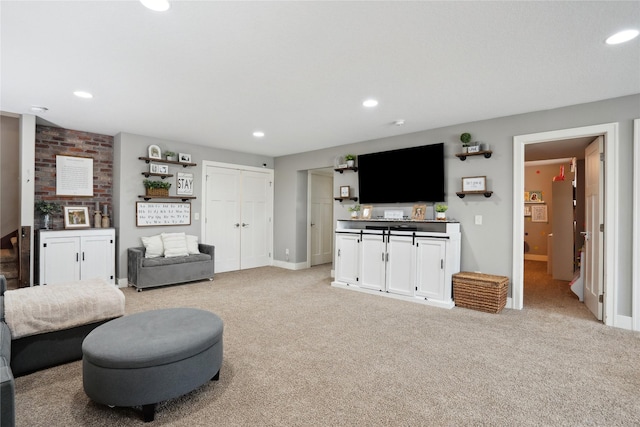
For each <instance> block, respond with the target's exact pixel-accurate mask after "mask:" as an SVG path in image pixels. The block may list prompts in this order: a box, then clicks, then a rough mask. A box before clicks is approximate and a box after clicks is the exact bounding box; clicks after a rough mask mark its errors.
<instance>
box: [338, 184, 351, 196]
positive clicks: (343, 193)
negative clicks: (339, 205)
mask: <svg viewBox="0 0 640 427" xmlns="http://www.w3.org/2000/svg"><path fill="white" fill-rule="evenodd" d="M349 193H350V188H349V186H348V185H342V186H340V197H349Z"/></svg>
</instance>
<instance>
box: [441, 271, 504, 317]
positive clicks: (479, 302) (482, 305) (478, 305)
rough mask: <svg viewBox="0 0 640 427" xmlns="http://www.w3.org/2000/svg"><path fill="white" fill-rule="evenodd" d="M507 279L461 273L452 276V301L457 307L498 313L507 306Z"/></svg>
mask: <svg viewBox="0 0 640 427" xmlns="http://www.w3.org/2000/svg"><path fill="white" fill-rule="evenodd" d="M508 287H509V278H508V277H505V276H494V275H491V274H484V273H472V272H468V271H463V272H460V273H456V274H454V275H453V299H454V301H455V303H456V305H457V306H459V307H465V308H472V309H474V310H480V311H486V312H489V313H499V312H500V311H501V310H502V309H503V308H504V306H505V305H506V304H507V288H508Z"/></svg>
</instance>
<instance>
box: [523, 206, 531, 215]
mask: <svg viewBox="0 0 640 427" xmlns="http://www.w3.org/2000/svg"><path fill="white" fill-rule="evenodd" d="M524 216H531V206H529V205H524Z"/></svg>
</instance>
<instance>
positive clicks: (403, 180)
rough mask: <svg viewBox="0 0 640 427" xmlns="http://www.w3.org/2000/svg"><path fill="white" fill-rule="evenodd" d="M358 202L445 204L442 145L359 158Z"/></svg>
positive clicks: (385, 152)
mask: <svg viewBox="0 0 640 427" xmlns="http://www.w3.org/2000/svg"><path fill="white" fill-rule="evenodd" d="M357 166H358V190H359V192H358V202H359V203H416V202H442V201H444V186H445V175H444V143H439V144H431V145H423V146H420V147H411V148H404V149H401V150H392V151H383V152H379V153H370V154H362V155H359V156H358V165H357Z"/></svg>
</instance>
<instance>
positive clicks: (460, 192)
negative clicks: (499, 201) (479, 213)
mask: <svg viewBox="0 0 640 427" xmlns="http://www.w3.org/2000/svg"><path fill="white" fill-rule="evenodd" d="M456 194H457V195H458V197H460V198H461V199H464V196H466V195H467V194H482V195H483V196H484V197H491V195H492V194H493V191H458V192H456Z"/></svg>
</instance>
